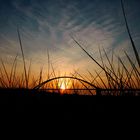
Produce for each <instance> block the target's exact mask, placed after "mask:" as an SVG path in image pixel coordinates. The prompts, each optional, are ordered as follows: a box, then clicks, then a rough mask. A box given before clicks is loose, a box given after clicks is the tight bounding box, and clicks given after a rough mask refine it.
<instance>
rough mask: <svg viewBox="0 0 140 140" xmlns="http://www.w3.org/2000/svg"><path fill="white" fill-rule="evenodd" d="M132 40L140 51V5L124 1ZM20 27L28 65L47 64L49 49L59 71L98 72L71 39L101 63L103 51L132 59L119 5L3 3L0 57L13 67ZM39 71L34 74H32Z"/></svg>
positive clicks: (97, 0) (102, 1)
mask: <svg viewBox="0 0 140 140" xmlns="http://www.w3.org/2000/svg"><path fill="white" fill-rule="evenodd" d="M124 1H125V9H126V13H127V19H128V23H129V27H130V31H131V34H132V37H133V39H134V41H135V45H136V47H137V50H138V52H140V0H124ZM17 26H18V27H19V30H20V34H21V39H22V43H23V49H24V53H25V58H26V61H27V62H28V61H30V60H32V63H33V66H34V67H35V68H38V69H40V67H42V66H45V65H47V50H48V51H49V53H50V59H51V63H52V64H53V65H54V68H55V69H56V70H60V71H63V72H71V71H73V69H80V71H87V70H88V69H89V70H92V69H98V67H97V65H96V64H94V63H93V62H92V61H91V60H90V59H89V58H88V57H87V56H86V54H85V53H84V52H82V50H81V49H80V48H79V47H78V46H77V45H76V43H75V42H74V41H73V40H72V39H71V37H70V35H72V36H74V37H75V39H76V40H77V41H78V42H79V43H80V44H82V45H83V46H84V48H85V49H86V50H87V51H88V52H90V54H91V55H92V56H93V57H94V58H95V59H96V60H99V62H100V59H99V57H100V55H99V51H98V49H99V46H100V47H101V48H104V49H105V50H106V52H107V54H108V55H110V54H111V53H112V51H113V52H114V54H115V55H116V56H120V57H122V58H123V57H124V54H123V50H125V51H127V52H128V54H129V55H131V56H132V57H133V56H134V53H133V50H132V48H131V44H130V41H129V38H128V34H127V31H126V28H125V23H124V18H123V14H122V10H121V4H120V0H0V57H1V58H2V59H3V61H4V62H5V63H9V64H10V62H11V60H13V59H14V57H15V56H16V55H17V53H18V55H19V57H18V59H19V61H21V52H20V47H19V41H18V37H17ZM34 70H36V69H34Z"/></svg>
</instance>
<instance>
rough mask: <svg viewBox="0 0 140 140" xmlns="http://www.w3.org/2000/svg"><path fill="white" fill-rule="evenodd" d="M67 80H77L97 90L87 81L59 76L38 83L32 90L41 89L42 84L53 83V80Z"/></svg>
mask: <svg viewBox="0 0 140 140" xmlns="http://www.w3.org/2000/svg"><path fill="white" fill-rule="evenodd" d="M68 78H69V79H74V80H78V81H80V82H83V83H86V84H88V85H90V86H91V87H93V88H94V89H98V87H96V86H95V85H94V84H92V83H90V82H88V81H86V80H83V79H80V78H77V77H72V76H59V77H54V78H51V79H48V80H46V81H44V82H42V83H40V84H39V85H37V86H35V87H34V88H33V89H36V90H37V89H39V88H41V87H42V86H43V85H44V84H47V83H49V82H51V81H53V80H58V79H68Z"/></svg>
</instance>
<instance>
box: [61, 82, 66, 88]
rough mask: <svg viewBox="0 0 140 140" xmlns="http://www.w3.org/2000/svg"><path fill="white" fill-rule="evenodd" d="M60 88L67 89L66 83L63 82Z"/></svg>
mask: <svg viewBox="0 0 140 140" xmlns="http://www.w3.org/2000/svg"><path fill="white" fill-rule="evenodd" d="M60 89H62V90H65V89H66V85H65V83H64V82H63V83H62V84H61V86H60Z"/></svg>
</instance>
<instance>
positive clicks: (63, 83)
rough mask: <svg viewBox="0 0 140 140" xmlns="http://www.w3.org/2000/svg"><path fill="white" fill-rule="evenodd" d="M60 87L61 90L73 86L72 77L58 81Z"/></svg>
mask: <svg viewBox="0 0 140 140" xmlns="http://www.w3.org/2000/svg"><path fill="white" fill-rule="evenodd" d="M58 87H59V89H61V90H66V89H69V88H70V87H71V81H70V79H60V80H59V82H58Z"/></svg>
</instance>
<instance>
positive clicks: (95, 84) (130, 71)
mask: <svg viewBox="0 0 140 140" xmlns="http://www.w3.org/2000/svg"><path fill="white" fill-rule="evenodd" d="M121 6H122V12H123V16H124V20H125V25H126V29H127V32H128V35H129V39H130V41H131V45H132V48H133V51H134V55H135V58H136V60H135V59H133V58H131V57H130V56H129V55H128V54H127V52H125V51H124V54H125V56H126V60H127V62H128V64H129V66H128V64H126V63H125V62H124V61H123V60H122V59H121V57H119V56H114V54H113V53H112V56H111V57H109V55H108V54H107V52H106V50H105V49H103V48H102V50H101V48H100V47H99V55H100V60H101V63H99V61H97V60H96V59H95V58H94V57H93V56H92V55H91V54H90V53H89V52H88V51H87V50H86V49H85V48H84V46H82V45H81V44H80V43H79V42H78V41H77V40H76V39H75V38H74V37H73V36H71V38H72V40H73V41H74V42H75V43H76V45H77V46H78V47H79V48H80V49H82V51H83V52H84V53H85V54H86V55H87V56H88V57H89V58H90V60H92V62H93V63H95V64H96V65H97V66H98V67H99V69H100V71H99V72H97V71H96V70H93V71H92V72H91V71H89V70H87V72H88V74H89V76H88V77H85V76H83V75H81V74H80V73H78V71H74V73H72V74H71V75H70V76H67V75H63V76H61V75H60V74H56V71H55V69H54V67H53V65H52V63H51V61H50V54H49V51H47V66H48V67H47V70H46V71H47V72H45V73H46V74H45V76H44V75H43V72H44V69H43V67H42V68H40V72H39V75H38V77H34V76H33V75H31V73H32V61H30V64H29V66H28V67H27V63H26V61H25V55H24V49H23V44H22V39H21V34H20V31H19V28H17V35H18V40H19V46H20V50H21V55H22V60H23V72H21V73H20V75H19V74H17V67H18V59H17V58H18V55H16V56H15V58H14V59H13V62H12V65H11V69H10V72H9V71H8V70H7V68H6V65H5V64H4V61H3V59H2V58H1V60H0V61H1V67H0V88H20V89H22V88H26V89H37V90H39V89H41V90H46V89H47V91H48V92H54V91H55V92H58V93H61V91H62V89H61V87H62V85H63V84H64V86H65V87H67V86H68V85H71V86H70V87H69V88H71V89H72V91H71V92H70V91H68V89H67V90H65V93H68V94H69V93H71V94H73V93H74V94H80V93H85V91H86V92H88V94H89V95H95V94H94V93H93V91H92V89H94V90H95V91H96V94H100V95H125V94H126V95H127V94H128V93H130V94H132V95H138V94H140V58H139V54H138V51H137V49H136V46H135V43H134V41H133V38H132V36H131V33H130V30H129V26H128V22H127V18H126V12H125V8H124V2H123V0H121ZM103 56H104V58H103ZM114 57H116V58H117V63H116V62H115V61H114ZM105 60H106V62H105ZM44 77H45V79H44ZM66 79H67V81H66ZM78 89H81V90H80V91H78ZM82 89H83V90H82Z"/></svg>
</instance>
